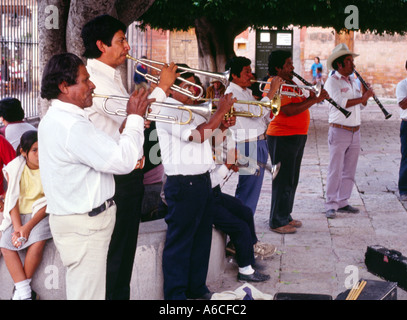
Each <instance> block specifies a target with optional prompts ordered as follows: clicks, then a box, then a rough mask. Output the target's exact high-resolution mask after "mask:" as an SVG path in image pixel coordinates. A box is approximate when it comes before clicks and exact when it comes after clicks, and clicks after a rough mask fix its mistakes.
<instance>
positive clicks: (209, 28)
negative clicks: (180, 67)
mask: <svg viewBox="0 0 407 320" xmlns="http://www.w3.org/2000/svg"><path fill="white" fill-rule="evenodd" d="M245 28H246V27H245V26H243V25H242V26H240V25H238V24H233V23H230V22H228V23H213V22H211V21H209V20H208V19H207V18H206V17H202V18H198V19H196V20H195V33H196V38H197V42H198V58H199V69H202V70H207V71H215V72H224V71H225V65H226V62H227V61H228V59H230V58H232V57H233V56H235V51H234V47H233V46H234V40H235V37H236V36H237V35H238V34H240V33H241V32H242V31H244V30H245ZM202 81H203V82H204V84H206V85H207V84H208V82H209V81H210V79H202Z"/></svg>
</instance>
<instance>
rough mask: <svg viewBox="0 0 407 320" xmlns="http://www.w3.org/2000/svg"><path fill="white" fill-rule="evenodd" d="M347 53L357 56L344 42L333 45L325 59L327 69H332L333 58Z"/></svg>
mask: <svg viewBox="0 0 407 320" xmlns="http://www.w3.org/2000/svg"><path fill="white" fill-rule="evenodd" d="M348 54H350V55H352V56H353V57H357V56H358V54H356V53H353V52H351V51H350V50H349V48H348V46H347V45H346V44H344V43H340V44H338V45H337V46H336V47H335V49H333V50H332V54H331V55H330V56H329V58H328V60H327V61H326V65H327V67H328V69H333V67H332V62H334V61H335V59H337V58H339V57H342V56H345V55H348Z"/></svg>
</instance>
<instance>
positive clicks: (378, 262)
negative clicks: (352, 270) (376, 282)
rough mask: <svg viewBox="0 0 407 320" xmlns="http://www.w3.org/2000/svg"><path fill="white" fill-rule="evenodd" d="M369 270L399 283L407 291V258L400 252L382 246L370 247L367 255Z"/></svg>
mask: <svg viewBox="0 0 407 320" xmlns="http://www.w3.org/2000/svg"><path fill="white" fill-rule="evenodd" d="M365 264H366V267H367V270H368V271H369V272H371V273H373V274H375V275H377V276H379V277H381V278H383V279H385V280H388V281H393V282H397V285H398V286H399V287H400V288H402V289H404V290H407V258H406V257H405V256H403V255H402V254H401V253H400V252H399V251H396V250H389V249H387V248H385V247H382V246H380V245H375V246H368V247H367V250H366V254H365Z"/></svg>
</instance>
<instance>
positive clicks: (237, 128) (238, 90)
mask: <svg viewBox="0 0 407 320" xmlns="http://www.w3.org/2000/svg"><path fill="white" fill-rule="evenodd" d="M228 93H232V94H233V98H236V99H237V100H241V101H256V99H255V98H254V97H253V94H252V90H250V89H243V88H242V87H240V86H238V85H237V84H235V83H233V82H231V83H230V84H229V86H228V87H227V88H226V91H225V95H226V94H228ZM261 101H270V99H269V98H268V97H264V98H263V99H262V100H261ZM233 108H234V109H235V110H236V111H248V110H250V111H251V112H252V113H254V114H259V113H260V110H261V109H260V108H259V107H257V106H254V105H247V104H239V103H235V104H234V105H233ZM270 121H271V119H270V109H266V108H263V115H262V116H261V117H259V118H257V117H256V118H246V117H236V125H234V126H233V127H230V130H231V131H232V133H233V139H234V140H235V141H236V142H242V141H244V140H253V139H256V138H257V137H258V136H260V135H262V134H264V133H265V132H266V130H267V127H268V124H269V123H270Z"/></svg>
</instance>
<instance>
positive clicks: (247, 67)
mask: <svg viewBox="0 0 407 320" xmlns="http://www.w3.org/2000/svg"><path fill="white" fill-rule="evenodd" d="M125 34H126V26H125V25H124V24H123V23H122V22H120V21H119V20H117V19H115V18H113V17H111V16H109V15H102V16H99V17H96V18H95V19H93V20H91V21H89V22H87V23H86V24H85V26H84V27H83V29H82V33H81V36H82V40H83V44H84V48H85V52H84V53H83V58H85V59H84V60H86V64H85V63H84V62H83V61H84V60H82V59H81V58H80V57H78V56H76V55H74V54H71V53H63V54H57V55H55V56H53V57H52V58H51V59H50V60H49V61H48V62H47V64H46V66H45V69H44V71H43V77H42V82H41V97H42V98H44V99H47V100H49V101H50V102H51V106H50V108H49V110H48V111H47V113H46V114H45V116H44V117H43V118H42V119H41V121H40V124H39V126H38V132H35V137H34V138H32V139H35V140H32V142H31V144H30V146H29V147H28V148H25V149H23V145H22V144H21V145H20V146H18V147H16V151H17V157H16V158H15V159H13V160H11V161H10V162H9V164H7V166H6V169H5V171H6V172H7V174H6V177H7V181H8V185H9V187H10V186H11V187H12V188H8V190H7V194H6V198H5V202H4V219H3V222H2V224H1V228H0V229H1V231H2V233H3V235H2V237H1V240H0V247H1V250H2V253H3V256H4V258H5V260H6V264H7V267H8V269H9V272H10V274H11V277H12V278H13V281H14V283H15V288H14V292H13V299H32V298H33V297H34V294H35V292H34V291H33V290H32V288H31V284H30V282H31V278H32V276H33V274H34V272H35V270H36V268H37V267H38V265H39V262H40V261H41V256H42V250H43V247H44V243H45V241H46V240H47V239H50V238H51V237H52V239H53V241H54V243H55V246H56V248H57V250H58V252H59V254H60V257H61V260H62V263H63V265H64V266H65V267H66V296H67V299H84V300H85V299H109V300H114V299H122V300H127V299H129V298H130V280H131V275H132V270H133V263H134V258H135V251H136V248H137V238H138V229H139V223H140V219H141V203H142V200H143V196H144V184H143V178H144V175H143V170H142V168H143V166H144V164H145V163H147V162H149V161H150V162H152V159H150V157H154V156H155V155H157V150H155V151H154V150H153V148H152V149H151V150H148V149H147V150H146V149H145V145H146V141H148V140H149V139H150V137H149V136H146V135H145V131H147V130H149V129H151V128H154V129H155V130H156V132H157V135H158V143H159V144H158V146H159V152H160V161H161V163H162V167H163V172H159V174H158V176H159V179H160V180H161V181H162V185H163V188H162V192H161V198H160V207H161V208H162V209H163V210H165V222H166V224H167V231H166V239H165V245H164V249H163V257H162V270H163V278H164V283H163V289H164V299H168V300H183V299H210V298H211V295H212V292H211V291H210V290H209V288H208V287H207V285H206V276H207V271H208V264H209V254H210V249H211V240H212V230H213V227H215V228H217V229H219V230H221V231H223V232H224V233H225V234H226V235H227V236H228V238H229V239H230V247H229V249H230V250H231V251H233V252H234V254H235V259H236V262H237V265H238V272H237V279H238V280H240V281H248V282H262V281H267V280H268V279H269V278H270V276H269V275H267V274H265V273H264V269H265V265H264V261H263V262H262V261H259V260H258V259H256V258H255V257H256V256H258V255H261V256H263V257H267V256H271V255H272V254H273V253H274V252H275V249H276V248H275V246H273V245H272V244H266V243H261V242H260V241H258V239H257V237H256V230H255V226H254V215H255V212H256V207H257V204H258V200H259V197H260V192H261V189H262V184H263V179H264V175H265V174H268V173H271V174H272V178H273V180H272V194H271V208H270V218H269V226H270V230H271V231H273V232H277V233H280V234H291V233H294V232H296V231H297V230H298V229H299V228H301V226H302V222H301V221H299V220H296V219H294V217H292V215H291V214H292V211H293V205H294V199H295V193H296V189H297V185H298V181H299V176H300V168H301V161H302V157H303V153H304V148H305V145H306V141H307V134H308V128H309V124H310V111H309V109H310V107H312V106H314V105H318V104H320V103H321V102H323V101H325V100H327V101H328V102H327V104H328V105H329V133H328V145H329V151H330V159H329V167H328V174H327V183H326V203H325V207H326V213H325V214H326V217H327V218H330V219H332V218H335V216H336V213H337V212H348V213H358V212H359V210H358V209H357V208H355V207H353V206H352V205H351V204H350V203H349V202H348V200H349V198H350V195H351V192H352V188H353V185H354V179H355V172H356V166H357V161H358V157H359V152H360V130H359V129H360V124H361V110H362V109H363V108H364V106H366V104H367V101H368V99H369V98H370V97H374V92H373V90H372V89H371V88H370V86H369V85H366V86H363V85H361V84H360V82H359V81H357V79H356V78H355V77H354V76H353V74H354V71H355V65H354V58H355V57H356V56H357V54H355V53H353V52H351V51H350V50H349V49H348V47H347V46H346V45H345V44H340V45H338V46H337V47H335V49H334V50H333V52H332V54H331V55H330V57H329V58H328V61H327V67H328V68H329V69H330V70H332V71H331V73H330V75H329V77H328V79H327V80H326V82H325V84H324V86H323V87H318V86H311V85H309V84H304V83H299V81H296V80H295V79H294V77H295V75H296V74H295V73H294V66H293V58H292V56H291V52H290V51H283V50H277V51H273V52H271V53H270V56H269V61H268V79H267V81H262V82H260V81H259V83H261V85H259V88H260V87H261V88H262V90H261V91H260V93H259V91H258V90H253V91H252V90H251V88H254V87H253V86H254V85H258V84H259V83H257V81H256V79H255V78H254V76H253V73H252V70H251V61H250V59H247V58H245V57H233V58H231V59H230V60H229V61H228V62H227V64H226V66H225V72H227V73H226V75H227V77H228V78H227V79H226V80H227V81H226V83H225V86H223V85H222V84H221V83H222V81H220V80H219V79H218V78H215V80H213V81H212V84H213V85H212V86H210V87H209V88H208V94H207V98H209V99H210V100H209V101H208V100H206V101H205V102H203V100H201V101H200V100H199V99H200V97H197V96H195V94H196V93H197V92H198V91H199V86H198V85H197V84H196V82H197V79H198V78H197V75H196V74H195V73H194V69H190V68H189V67H188V66H187V65H184V64H179V65H177V64H174V63H172V62H171V63H168V64H166V63H162V64H161V67H160V70H159V77H156V78H155V79H156V80H155V81H152V82H151V83H150V84H149V85H148V86H143V87H141V86H140V87H137V89H136V90H134V92H133V93H131V94H129V93H128V92H127V91H126V89H125V86H124V85H123V83H122V76H121V73H120V70H121V66H122V65H123V64H125V63H126V61H127V59H128V58H129V56H128V52H129V50H130V46H129V44H128V42H127V39H126V35H125ZM213 75H214V77H215V76H217V73H213ZM206 76H208V74H206ZM209 76H210V74H209ZM299 80H300V81H301V82H303V81H305V80H302V79H299ZM256 92H257V93H256ZM188 93H190V94H188ZM201 93H202V89H201ZM102 96H104V97H105V99H103V98H101V97H102ZM107 99H108V101H107ZM212 99H213V100H212ZM215 101H216V103H215ZM250 101H258V102H260V104H258V105H256V104H249V103H248V102H250ZM246 102H247V103H246ZM107 103H108V104H109V108H111V110H122V111H121V112H107V110H106V105H107ZM0 107H1V106H0ZM205 108H208V110H206V109H205ZM0 110H1V108H0ZM344 110H345V111H344ZM205 111H207V112H205ZM0 116H1V117H2V120H5V118H6V116H5V115H3V114H0ZM404 130H405V129H404ZM30 131H33V130H30ZM149 132H151V131H149ZM23 137H24V135H23ZM23 137H22V138H21V142H23V140H24V141H25V139H27V137H24V139H23ZM38 149H40V151H39V152H38ZM405 149H406V148H405ZM219 150H220V151H219ZM406 150H407V149H406ZM34 151H35V152H34ZM152 151H154V152H152ZM218 152H220V156H219V153H218ZM405 153H406V154H407V152H405ZM269 156H270V160H271V164H272V166H271V169H270V167H267V162H268V157H269ZM33 163H34V164H33ZM25 167H28V169H29V170H28V169H27V170H28V171H27V170H26V169H24V168H25ZM406 167H407V166H406ZM39 168H40V171H39ZM26 171H27V172H26ZM406 171H407V170H406ZM231 173H234V174H236V175H238V182H237V186H236V191H235V195H234V196H232V195H228V194H225V193H223V192H222V190H221V187H222V185H223V183H224V182H225V180H226V179H227V178H228V177H229V176H230V174H231ZM39 176H40V180H38V179H39V178H38V177H39ZM404 193H405V194H407V189H406V190H404ZM10 194H13V196H12V197H11V196H9V195H10ZM406 197H407V196H406ZM22 208H24V210H22ZM27 208H32V210H29V209H27ZM23 216H24V219H22V217H23ZM26 217H28V218H26ZM22 221H24V222H25V223H23V222H22ZM39 221H42V223H41V224H40V223H39ZM33 238H34V239H35V241H33V240H32V239H33ZM228 246H229V245H228ZM21 249H27V255H26V260H25V263H24V265H23V263H22V262H21V261H20V259H19V256H18V251H19V250H21ZM135 263H137V261H136V262H135ZM143 267H145V268H149V267H150V266H143Z"/></svg>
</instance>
